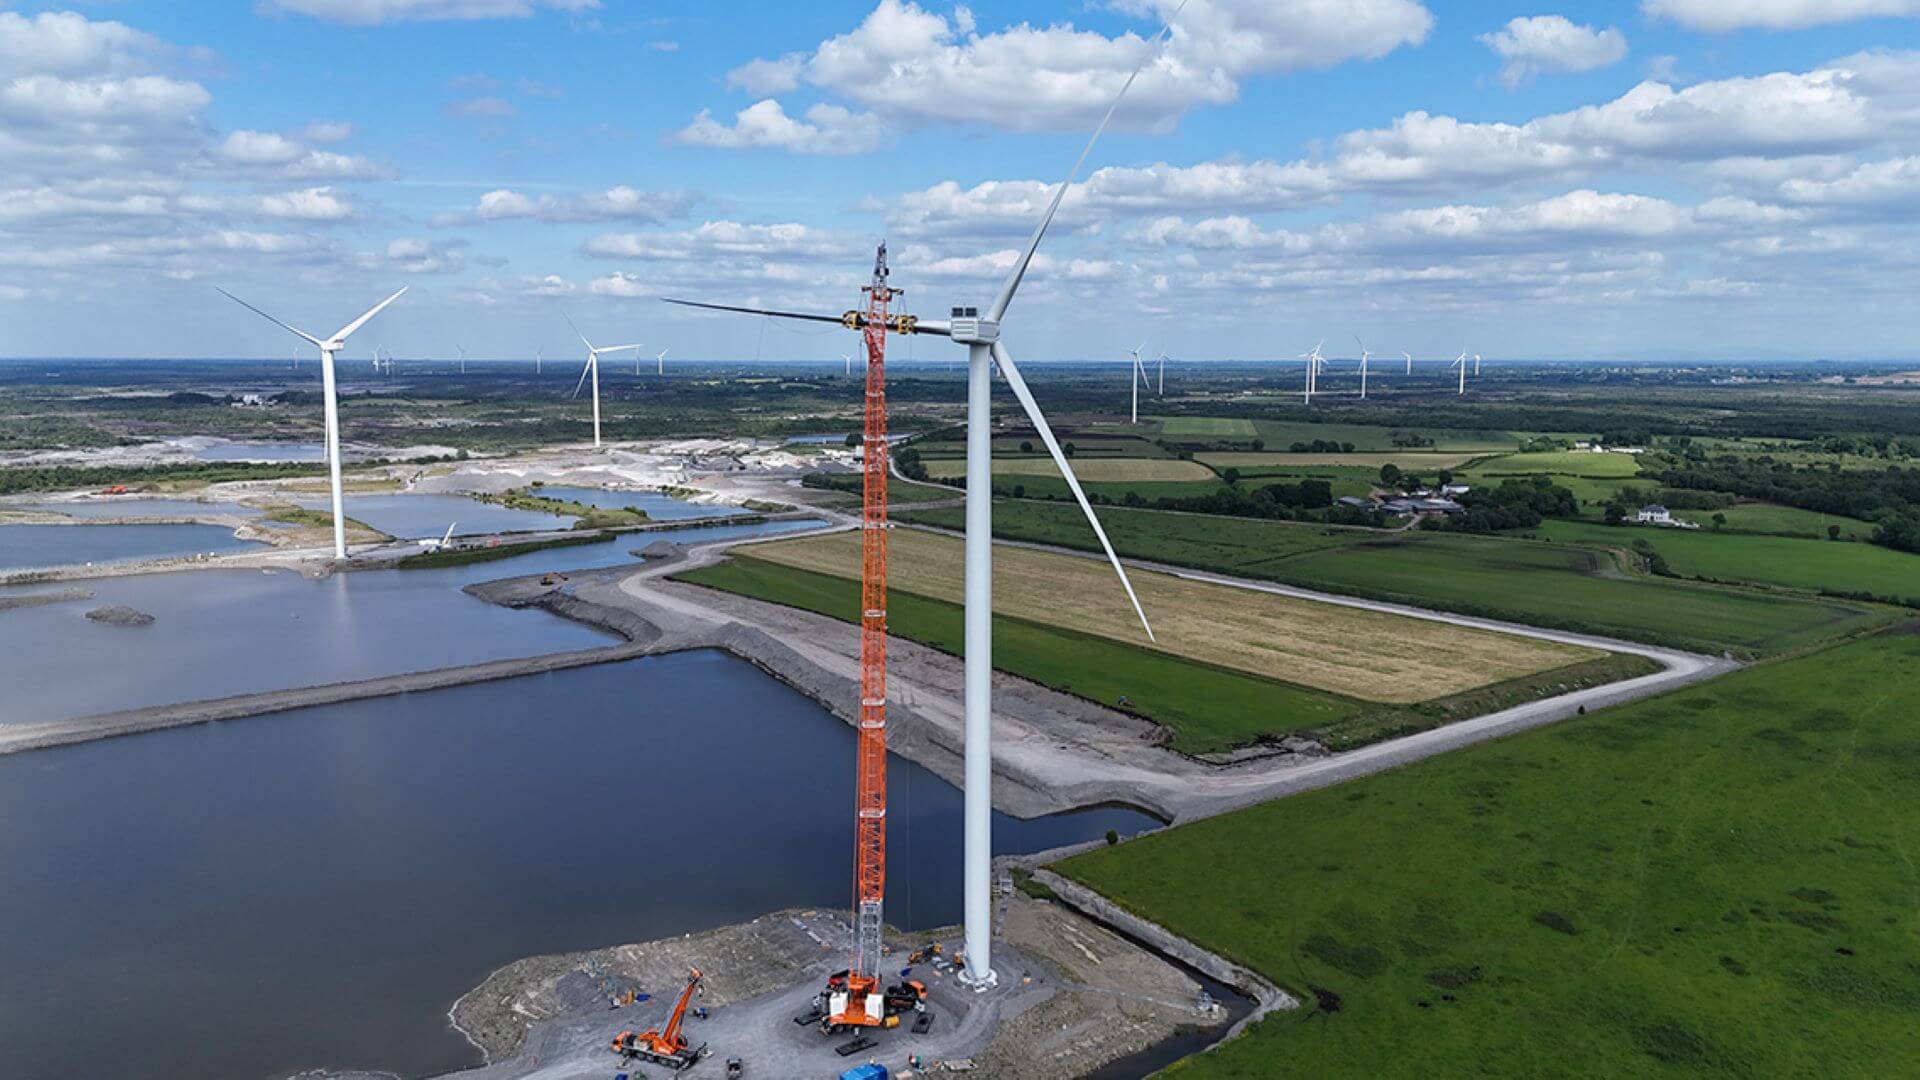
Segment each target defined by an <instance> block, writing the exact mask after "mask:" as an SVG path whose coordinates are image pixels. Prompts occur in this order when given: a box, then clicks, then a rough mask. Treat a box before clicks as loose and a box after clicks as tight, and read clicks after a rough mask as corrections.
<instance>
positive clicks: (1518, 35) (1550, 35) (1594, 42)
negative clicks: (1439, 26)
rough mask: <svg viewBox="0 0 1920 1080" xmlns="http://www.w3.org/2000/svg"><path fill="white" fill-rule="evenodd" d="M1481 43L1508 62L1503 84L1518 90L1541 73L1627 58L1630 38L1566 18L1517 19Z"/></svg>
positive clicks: (1502, 73)
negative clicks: (1628, 39)
mask: <svg viewBox="0 0 1920 1080" xmlns="http://www.w3.org/2000/svg"><path fill="white" fill-rule="evenodd" d="M1480 41H1481V42H1482V43H1483V44H1485V45H1486V46H1487V48H1489V49H1492V50H1493V51H1494V54H1495V55H1496V56H1499V57H1500V58H1501V59H1502V60H1505V61H1506V64H1505V66H1503V67H1502V68H1501V69H1500V81H1501V82H1503V83H1505V84H1506V85H1507V86H1508V87H1510V88H1511V87H1518V86H1521V85H1523V84H1524V83H1526V82H1527V81H1528V80H1530V79H1532V78H1533V77H1534V76H1535V75H1538V74H1540V73H1541V72H1554V71H1593V70H1595V69H1598V68H1603V67H1611V66H1612V65H1614V64H1617V63H1619V62H1620V61H1621V60H1622V59H1623V58H1625V57H1626V55H1627V37H1626V35H1625V34H1622V33H1621V32H1620V31H1619V30H1617V29H1615V28H1614V27H1611V26H1609V27H1607V28H1606V29H1604V30H1596V29H1594V28H1593V27H1591V26H1582V25H1580V24H1579V23H1576V22H1574V21H1572V20H1571V19H1568V18H1567V17H1566V16H1564V15H1534V16H1531V17H1527V18H1519V19H1514V20H1512V21H1510V22H1508V23H1507V25H1506V26H1504V27H1502V28H1500V29H1499V30H1496V31H1494V32H1493V33H1491V34H1482V35H1480Z"/></svg>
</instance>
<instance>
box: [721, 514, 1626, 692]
mask: <svg viewBox="0 0 1920 1080" xmlns="http://www.w3.org/2000/svg"><path fill="white" fill-rule="evenodd" d="M890 547H891V551H890V556H891V561H892V567H893V568H892V571H891V581H892V585H893V587H894V588H895V589H896V590H900V591H904V592H911V593H916V594H918V595H921V596H927V597H932V598H934V599H939V600H946V601H949V602H954V601H958V600H960V599H961V597H962V584H963V574H962V564H961V559H960V541H959V540H958V539H955V538H953V537H948V536H941V535H936V534H933V533H928V532H923V531H919V530H898V531H896V532H895V533H894V534H893V537H892V540H891V542H890ZM736 551H738V552H739V553H740V554H741V555H744V556H746V557H749V558H753V559H759V560H761V561H764V562H772V563H779V564H782V565H786V566H794V567H798V568H800V569H803V570H809V571H813V572H815V573H823V574H830V575H833V576H836V577H845V578H857V577H858V576H859V573H860V537H859V536H858V535H857V534H855V533H851V532H848V533H832V534H827V535H823V536H814V537H806V538H802V539H795V540H775V541H771V542H767V543H757V544H751V545H745V546H743V547H741V548H738V549H736ZM1133 580H1134V587H1135V588H1136V589H1137V590H1139V593H1140V602H1141V604H1142V605H1143V606H1144V607H1145V608H1146V610H1147V616H1148V618H1149V619H1151V620H1152V621H1153V624H1154V632H1155V634H1156V635H1157V636H1158V638H1159V641H1158V643H1157V644H1155V645H1148V644H1147V641H1146V636H1145V634H1143V633H1142V632H1141V630H1140V624H1139V622H1138V620H1137V619H1136V618H1135V616H1134V613H1133V609H1132V608H1131V607H1130V606H1129V605H1128V603H1127V599H1126V595H1125V594H1124V593H1123V592H1122V591H1121V589H1120V587H1119V583H1118V582H1117V581H1115V580H1114V577H1113V571H1112V569H1111V568H1109V567H1107V566H1106V565H1104V564H1103V563H1100V562H1098V561H1095V560H1091V559H1081V558H1076V557H1073V556H1069V555H1055V554H1048V553H1045V552H1038V551H1031V550H1026V549H1022V548H1009V547H1004V546H1003V547H1001V548H999V549H998V550H996V551H995V553H994V608H995V610H996V611H997V612H1001V613H1004V614H1007V615H1010V616H1012V617H1015V618H1020V619H1027V620H1030V621H1033V622H1037V623H1042V624H1045V625H1051V626H1064V627H1070V628H1072V629H1074V630H1077V631H1079V632H1082V633H1088V634H1094V635H1098V636H1101V637H1107V638H1113V639H1115V640H1119V641H1124V642H1128V643H1130V644H1135V645H1139V646H1141V647H1146V648H1154V649H1157V650H1159V651H1161V652H1166V653H1171V654H1173V655H1176V656H1181V657H1185V658H1187V659H1190V660H1195V661H1198V662H1200V663H1205V664H1212V665H1216V666H1219V667H1225V668H1230V669H1233V670H1238V671H1245V672H1248V673H1251V674H1254V675H1259V676H1262V677H1265V678H1270V679H1280V680H1283V681H1286V682H1290V683H1296V684H1299V685H1301V686H1308V687H1313V688H1315V689H1319V690H1325V691H1329V692H1332V693H1336V694H1342V695H1345V696H1348V697H1354V698H1359V699H1362V700H1367V701H1376V702H1383V703H1392V704H1407V703H1413V702H1420V701H1428V700H1432V699H1434V698H1438V697H1444V696H1446V695H1449V694H1455V693H1460V692H1463V691H1466V690H1470V689H1474V688H1477V687H1481V686H1487V685H1491V684H1494V683H1498V682H1502V681H1505V680H1508V679H1514V678H1519V677H1522V676H1525V675H1529V674H1533V673H1536V672H1540V671H1546V670H1550V669H1553V668H1559V667H1565V666H1568V665H1571V664H1577V663H1582V662H1585V661H1588V660H1593V659H1596V658H1598V657H1599V656H1601V655H1602V654H1600V653H1598V652H1595V651H1593V650H1589V649H1579V648H1572V647H1569V646H1562V645H1557V644H1553V643H1550V642H1543V641H1537V640H1533V639H1530V638H1519V637H1513V636H1511V635H1507V634H1499V633H1492V632H1488V631H1481V630H1472V629H1466V628H1463V627H1457V626H1450V625H1447V624H1444V623H1434V622H1427V621H1424V620H1419V619H1409V618H1405V617H1402V616H1397V615H1388V614H1382V613H1378V612H1371V611H1361V610H1357V609H1354V608H1346V607H1339V606H1336V605H1332V604H1323V603H1317V602H1314V601H1310V600H1295V599H1292V598H1289V597H1282V596H1272V595H1267V594H1262V593H1257V592H1251V591H1248V590H1245V589H1235V588H1230V587H1227V586H1221V585H1208V584H1204V583H1201V582H1195V581H1188V580H1185V579H1183V578H1177V577H1173V576H1171V575H1168V574H1161V573H1153V572H1145V571H1135V572H1134V575H1133Z"/></svg>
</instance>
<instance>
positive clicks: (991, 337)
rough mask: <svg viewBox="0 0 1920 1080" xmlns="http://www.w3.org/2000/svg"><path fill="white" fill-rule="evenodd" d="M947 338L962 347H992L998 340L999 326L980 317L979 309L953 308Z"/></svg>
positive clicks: (991, 320) (990, 320)
mask: <svg viewBox="0 0 1920 1080" xmlns="http://www.w3.org/2000/svg"><path fill="white" fill-rule="evenodd" d="M947 336H948V337H950V338H952V339H953V340H955V341H957V342H959V343H960V344H962V345H992V344H993V343H995V342H997V341H999V340H1000V324H999V323H998V322H996V321H994V320H993V319H983V318H981V317H980V309H979V308H970V307H967V308H958V307H957V308H954V309H953V312H952V317H951V318H950V320H949V321H948V324H947Z"/></svg>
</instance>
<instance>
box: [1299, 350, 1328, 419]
mask: <svg viewBox="0 0 1920 1080" xmlns="http://www.w3.org/2000/svg"><path fill="white" fill-rule="evenodd" d="M1326 343H1327V341H1326V339H1325V338H1321V339H1320V342H1319V344H1317V345H1315V346H1314V347H1313V351H1312V352H1303V353H1301V354H1300V356H1299V359H1301V360H1305V361H1306V362H1307V393H1306V403H1307V404H1309V405H1311V404H1313V395H1314V393H1315V392H1317V391H1318V390H1319V389H1320V367H1321V365H1323V364H1325V363H1326V362H1327V361H1326V358H1325V357H1323V356H1321V355H1320V346H1321V345H1325V344H1326Z"/></svg>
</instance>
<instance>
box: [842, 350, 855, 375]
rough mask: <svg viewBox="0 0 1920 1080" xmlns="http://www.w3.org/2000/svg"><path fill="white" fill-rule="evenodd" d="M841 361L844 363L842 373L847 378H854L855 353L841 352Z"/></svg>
mask: <svg viewBox="0 0 1920 1080" xmlns="http://www.w3.org/2000/svg"><path fill="white" fill-rule="evenodd" d="M840 361H841V364H842V371H841V372H840V374H842V375H844V376H846V377H847V378H852V377H853V354H852V353H841V354H840Z"/></svg>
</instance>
